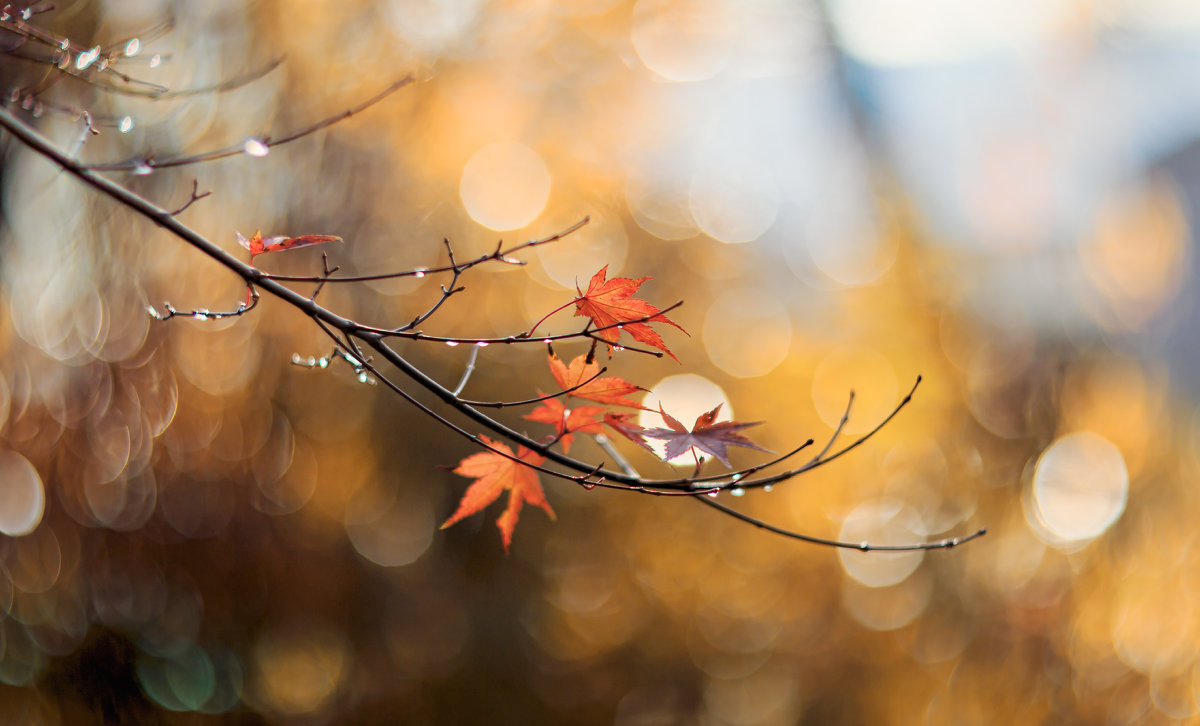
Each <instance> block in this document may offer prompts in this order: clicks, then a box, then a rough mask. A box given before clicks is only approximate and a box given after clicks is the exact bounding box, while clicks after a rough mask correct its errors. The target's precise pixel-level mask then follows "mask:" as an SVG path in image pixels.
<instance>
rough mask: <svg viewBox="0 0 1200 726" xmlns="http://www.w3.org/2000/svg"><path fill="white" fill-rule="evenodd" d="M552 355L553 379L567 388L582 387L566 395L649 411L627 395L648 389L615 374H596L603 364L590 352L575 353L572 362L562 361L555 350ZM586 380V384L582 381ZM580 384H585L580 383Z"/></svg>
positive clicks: (551, 352)
mask: <svg viewBox="0 0 1200 726" xmlns="http://www.w3.org/2000/svg"><path fill="white" fill-rule="evenodd" d="M594 352H595V350H594V349H593V353H594ZM549 358H550V373H552V374H553V375H554V380H556V381H558V385H560V386H562V387H563V389H564V390H565V389H568V388H573V387H575V386H579V387H578V388H575V390H573V391H571V392H570V393H569V394H567V395H568V396H575V397H576V398H583V399H586V400H588V401H595V402H597V403H606V404H608V405H610V406H628V407H629V408H640V409H643V410H646V411H649V410H650V409H648V408H646V407H645V406H643V405H642V404H640V403H638V402H636V401H631V400H629V399H628V398H625V396H627V395H629V394H631V393H636V392H638V391H644V390H646V389H645V388H642V387H641V386H635V385H633V384H632V383H629V382H628V381H626V380H625V379H623V378H617V377H616V376H604V377H603V378H598V377H596V376H597V375H598V374H599V373H600V364H598V363H596V361H595V359H594V358H593V357H592V353H588V354H587V355H586V356H583V355H579V356H575V358H573V359H572V360H571V363H570V365H568V364H565V363H563V362H562V360H560V359H559V357H558V356H557V355H555V354H554V351H553V350H551V351H550V353H549ZM589 379H591V380H589ZM584 381H587V383H583V382H584ZM580 383H583V385H581V386H580V385H579V384H580Z"/></svg>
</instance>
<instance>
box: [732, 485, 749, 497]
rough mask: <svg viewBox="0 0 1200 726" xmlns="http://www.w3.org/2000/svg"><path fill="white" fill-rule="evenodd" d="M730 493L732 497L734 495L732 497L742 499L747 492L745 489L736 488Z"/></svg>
mask: <svg viewBox="0 0 1200 726" xmlns="http://www.w3.org/2000/svg"><path fill="white" fill-rule="evenodd" d="M729 493H730V495H732V496H735V497H740V496H742V495H743V494H745V493H746V490H745V489H742V488H741V487H734V488H733V489H730V490H729Z"/></svg>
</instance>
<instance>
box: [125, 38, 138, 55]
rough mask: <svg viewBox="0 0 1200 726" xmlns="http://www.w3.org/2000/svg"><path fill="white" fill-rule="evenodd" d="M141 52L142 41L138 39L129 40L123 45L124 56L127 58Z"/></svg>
mask: <svg viewBox="0 0 1200 726" xmlns="http://www.w3.org/2000/svg"><path fill="white" fill-rule="evenodd" d="M141 50H142V41H141V40H139V39H138V38H130V40H129V42H128V43H126V44H125V55H126V56H128V57H132V56H135V55H137V54H138V53H140V52H141Z"/></svg>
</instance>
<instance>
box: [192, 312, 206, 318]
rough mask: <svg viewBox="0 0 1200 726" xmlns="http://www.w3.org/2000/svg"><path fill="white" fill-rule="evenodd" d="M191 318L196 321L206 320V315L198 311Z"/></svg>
mask: <svg viewBox="0 0 1200 726" xmlns="http://www.w3.org/2000/svg"><path fill="white" fill-rule="evenodd" d="M192 317H193V318H195V319H196V320H208V313H202V312H200V311H199V310H197V311H196V312H194V313H192Z"/></svg>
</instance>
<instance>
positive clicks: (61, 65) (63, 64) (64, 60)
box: [58, 53, 71, 70]
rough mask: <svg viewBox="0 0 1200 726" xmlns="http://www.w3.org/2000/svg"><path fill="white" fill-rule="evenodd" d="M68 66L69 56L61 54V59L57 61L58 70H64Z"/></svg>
mask: <svg viewBox="0 0 1200 726" xmlns="http://www.w3.org/2000/svg"><path fill="white" fill-rule="evenodd" d="M69 65H71V54H70V53H63V57H62V58H59V59H58V67H59V69H60V70H65V69H66V67H67V66H69Z"/></svg>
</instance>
